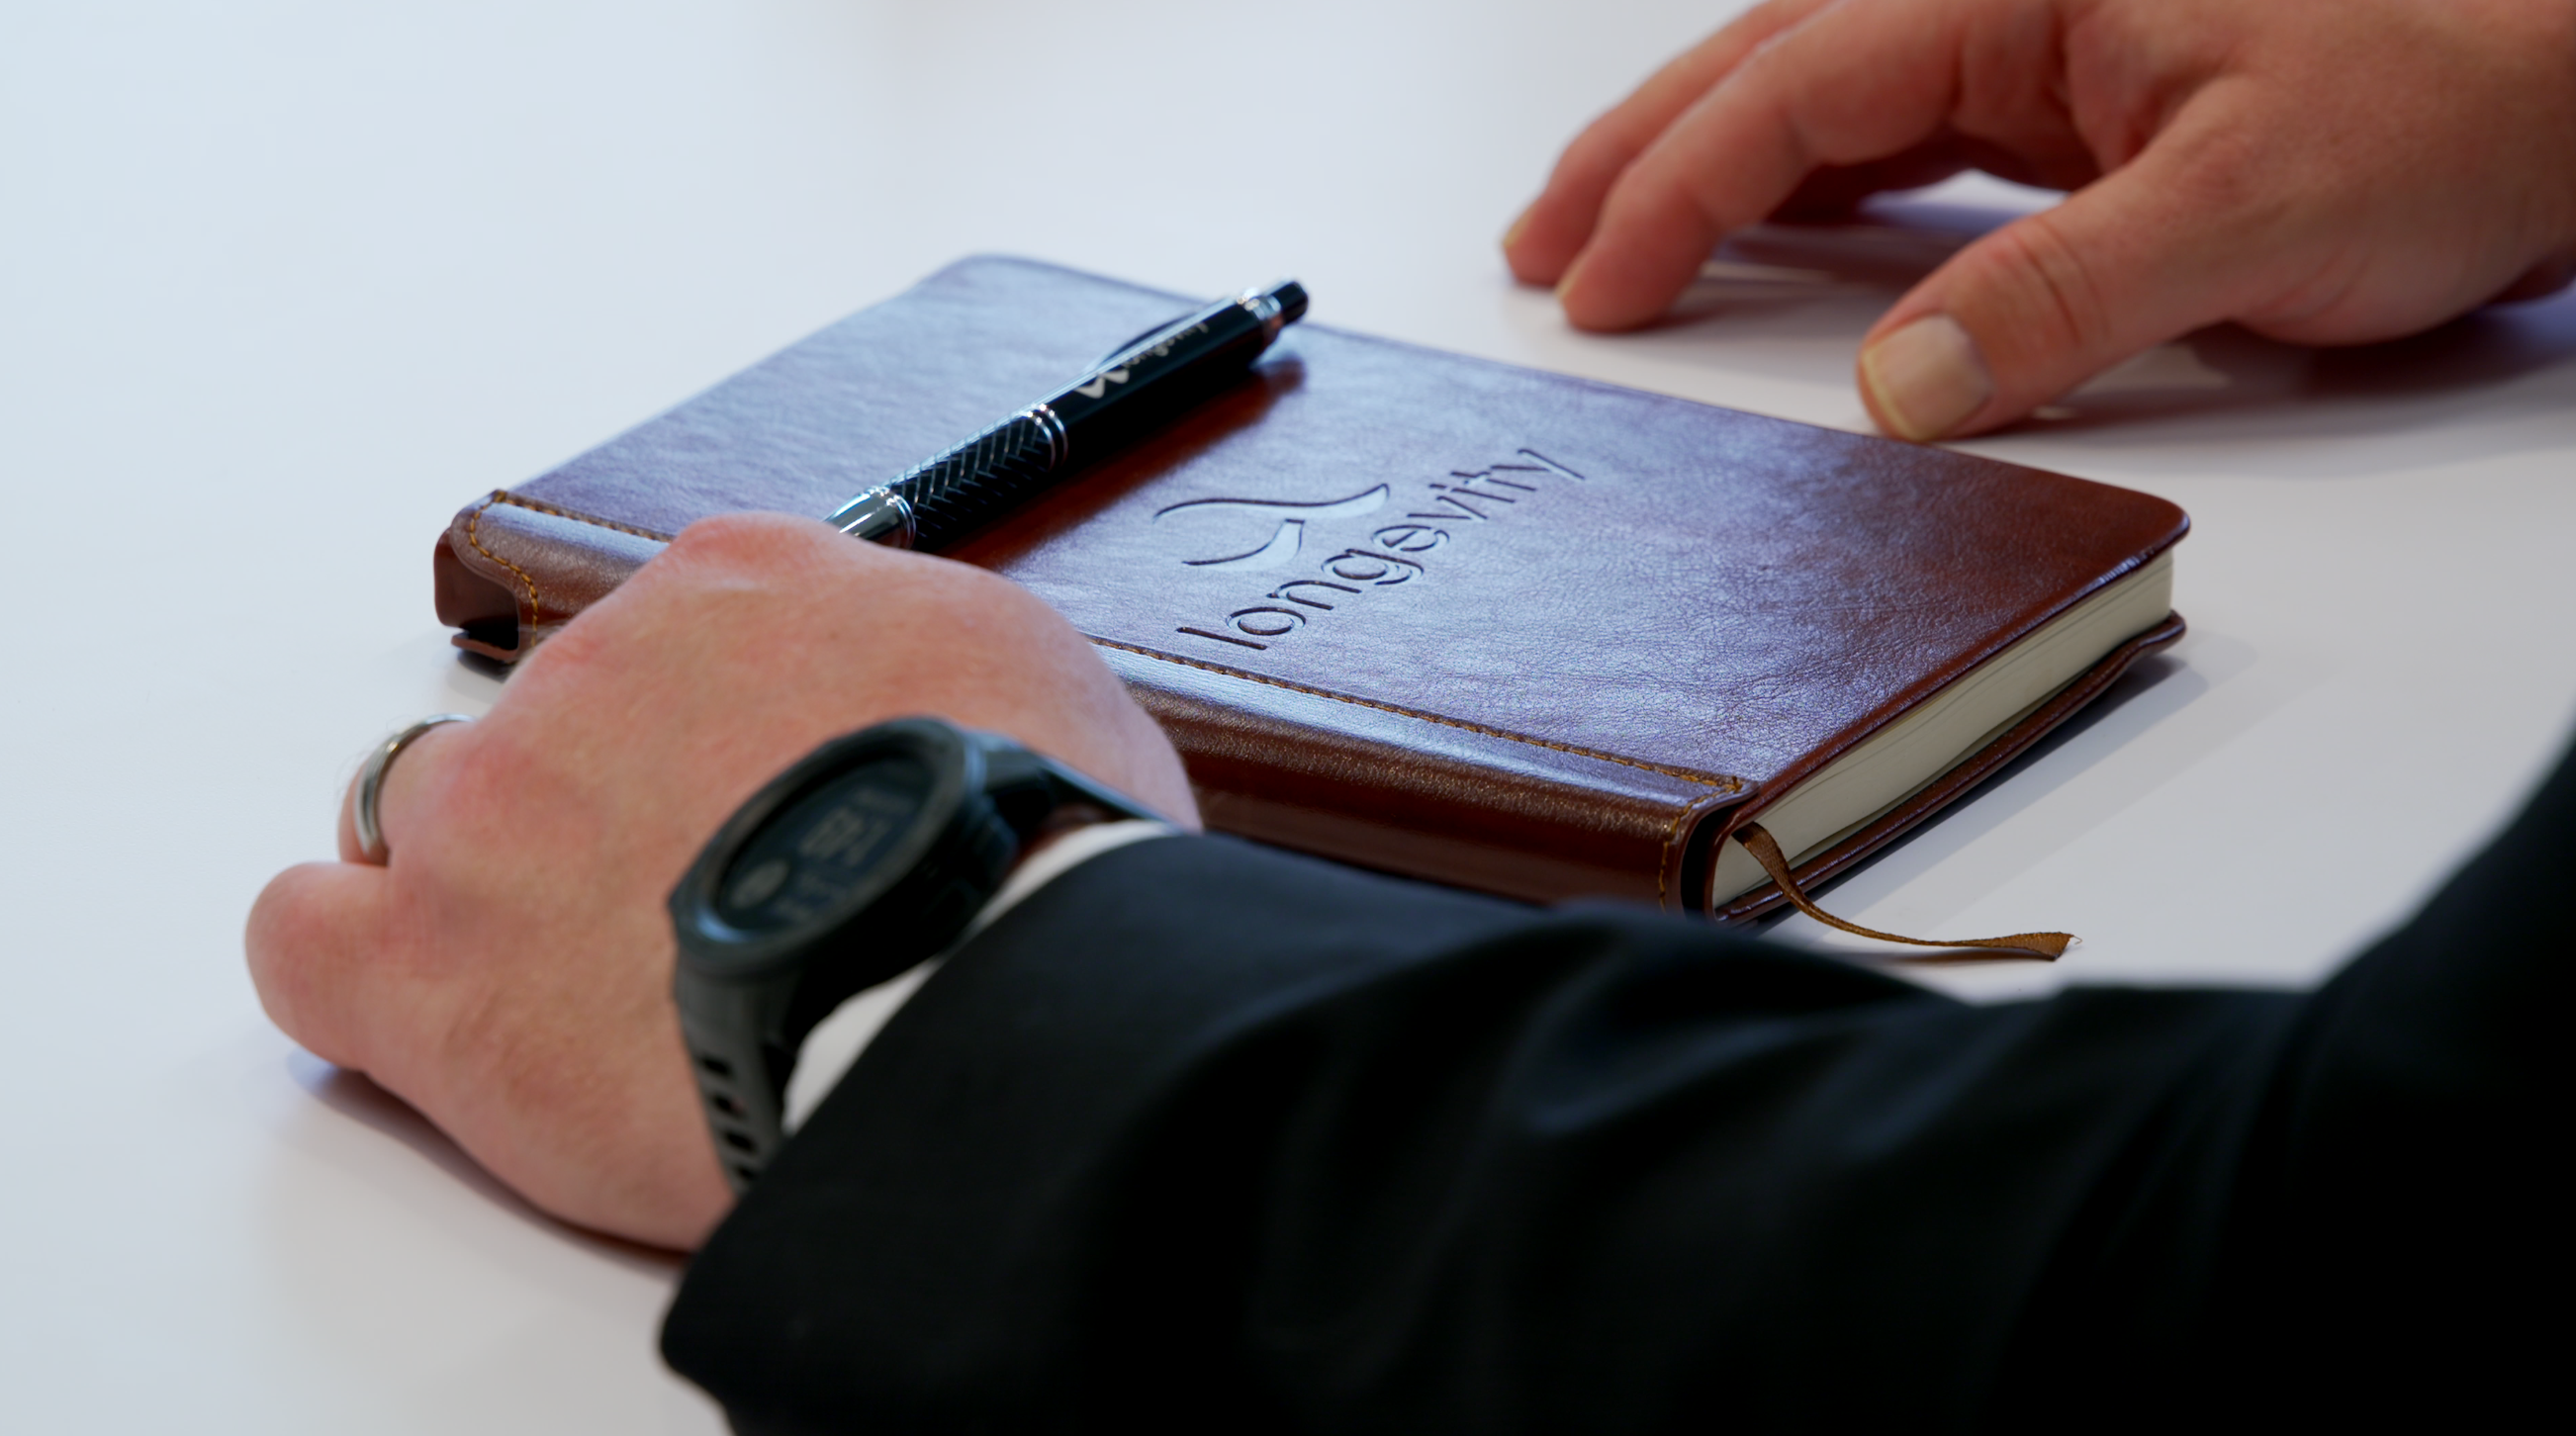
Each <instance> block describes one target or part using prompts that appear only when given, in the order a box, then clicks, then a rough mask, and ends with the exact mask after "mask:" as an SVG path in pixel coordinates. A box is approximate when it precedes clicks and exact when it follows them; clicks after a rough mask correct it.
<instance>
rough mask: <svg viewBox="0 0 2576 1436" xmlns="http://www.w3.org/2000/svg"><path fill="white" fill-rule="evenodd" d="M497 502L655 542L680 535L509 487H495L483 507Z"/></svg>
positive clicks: (488, 506) (661, 541) (665, 541)
mask: <svg viewBox="0 0 2576 1436" xmlns="http://www.w3.org/2000/svg"><path fill="white" fill-rule="evenodd" d="M496 503H502V504H508V505H509V506H510V507H512V508H515V509H528V510H531V511H532V512H535V513H541V514H551V515H553V516H554V517H556V518H559V519H570V520H572V521H573V522H574V523H577V524H588V525H590V526H591V527H592V528H602V529H609V530H611V531H613V532H616V533H622V534H633V535H635V536H636V537H637V538H643V539H651V540H652V541H653V542H655V543H670V542H672V541H673V540H675V539H677V538H678V537H679V535H677V534H666V533H662V532H659V531H657V530H654V529H639V528H637V527H635V526H634V525H632V524H621V523H619V522H617V521H616V520H614V519H603V518H596V517H593V516H592V515H590V514H586V513H582V512H581V511H579V510H577V509H559V508H556V507H555V506H554V505H552V504H541V503H539V502H537V501H536V500H535V499H527V498H521V497H520V496H518V495H517V494H514V493H512V492H510V491H509V490H508V489H494V490H493V491H492V497H490V498H488V499H485V500H484V501H483V507H484V508H490V507H491V506H492V505H494V504H496ZM477 512H480V510H477Z"/></svg>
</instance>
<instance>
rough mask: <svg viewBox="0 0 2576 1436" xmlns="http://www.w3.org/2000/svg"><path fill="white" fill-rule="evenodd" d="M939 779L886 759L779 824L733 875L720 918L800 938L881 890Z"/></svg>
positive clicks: (754, 844) (728, 875) (852, 772)
mask: <svg viewBox="0 0 2576 1436" xmlns="http://www.w3.org/2000/svg"><path fill="white" fill-rule="evenodd" d="M935 781H936V779H935V776H934V774H933V772H932V770H931V768H930V767H929V765H927V764H925V763H924V762H922V761H921V760H920V759H919V758H916V757H914V756H912V755H910V754H908V753H901V752H894V753H881V754H878V755H876V756H874V757H871V758H869V759H867V760H866V761H864V762H861V763H859V764H858V765H857V766H855V767H852V768H850V769H849V770H847V771H845V772H842V773H838V774H835V775H833V776H832V777H831V778H830V779H828V780H826V781H825V782H823V783H821V784H819V785H818V786H816V787H815V788H814V789H813V791H811V792H809V793H806V794H804V795H803V796H802V797H799V798H797V799H796V800H795V801H793V802H791V803H789V804H788V805H787V806H785V807H783V808H781V809H779V810H778V812H776V813H775V814H773V815H772V816H771V817H770V819H769V821H767V822H766V823H763V824H761V826H760V830H759V831H758V832H756V833H754V834H753V835H752V837H751V840H750V841H749V842H747V843H745V844H743V846H742V849H741V851H740V852H739V853H738V854H737V855H736V856H735V857H734V860H733V862H732V864H731V865H730V866H728V867H727V868H726V869H725V873H724V877H723V878H722V880H721V881H720V882H719V883H718V884H717V886H716V893H715V910H716V915H717V916H718V917H720V918H722V919H723V920H724V921H725V922H726V923H728V924H730V925H731V926H733V927H735V928H737V929H740V930H742V931H744V932H747V933H775V932H782V931H786V930H789V929H793V928H796V927H798V926H800V925H802V924H805V923H809V922H812V921H813V920H814V919H816V918H818V917H822V916H825V915H827V914H830V913H833V912H835V911H838V910H839V909H840V908H841V907H842V905H843V903H844V900H845V899H847V898H849V897H851V896H853V895H855V894H857V893H858V892H859V890H860V889H862V888H867V887H870V886H882V885H883V883H884V881H885V880H886V877H887V876H888V875H887V874H885V873H883V872H882V871H881V870H882V868H883V867H884V860H885V858H886V855H887V854H888V853H889V852H891V851H892V850H894V849H895V848H897V847H899V846H901V845H902V842H903V839H904V838H905V836H906V835H908V834H910V833H911V832H912V831H913V829H914V828H916V827H917V826H919V825H920V824H921V823H922V822H923V821H924V820H925V816H926V815H925V813H924V809H925V807H926V806H928V802H929V798H930V794H931V789H932V787H933V785H934V783H935Z"/></svg>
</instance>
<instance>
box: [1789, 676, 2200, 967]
mask: <svg viewBox="0 0 2576 1436" xmlns="http://www.w3.org/2000/svg"><path fill="white" fill-rule="evenodd" d="M2201 646H2202V647H2203V648H2204V649H2205V648H2207V647H2208V646H2209V645H2208V644H2206V643H2203V644H2202V645H2201ZM2239 663H2241V656H2239V655H2229V656H2228V658H2226V659H2223V660H2222V664H2221V666H2222V667H2230V666H2237V665H2238V664H2239ZM2211 686H2212V679H2211V677H2210V676H2209V675H2208V674H2205V673H2202V672H2200V671H2198V670H2196V669H2195V668H2194V667H2193V666H2192V665H2191V664H2190V663H2189V662H2188V661H2186V660H2185V659H2184V658H2183V657H2182V656H2181V655H2179V654H2172V653H2159V654H2151V655H2149V656H2148V657H2146V658H2144V659H2141V660H2140V661H2139V663H2138V665H2137V666H2136V667H2134V668H2132V669H2130V670H2129V671H2128V672H2127V673H2124V674H2122V675H2121V676H2120V678H2119V679H2118V681H2116V682H2114V683H2113V684H2112V685H2111V687H2110V688H2109V689H2108V690H2107V691H2105V692H2104V693H2103V695H2102V696H2101V697H2100V698H2098V699H2095V700H2094V701H2093V702H2091V703H2089V704H2086V705H2085V706H2084V707H2083V708H2081V709H2078V710H2077V711H2076V713H2075V715H2074V716H2073V717H2071V718H2069V719H2067V720H2066V721H2065V722H2064V723H2061V724H2059V725H2058V726H2057V728H2056V729H2055V730H2054V731H2052V732H2050V733H2049V735H2048V736H2047V737H2045V738H2042V739H2041V740H2039V741H2038V742H2037V743H2034V744H2032V745H2031V746H2030V747H2029V748H2028V749H2026V750H2024V751H2023V752H2022V753H2021V754H2020V756H2018V757H2016V758H2014V759H2013V760H2012V761H2011V762H2010V763H2007V764H2005V765H2004V766H2003V767H2002V768H1999V769H1997V770H1996V771H1995V772H1994V773H1993V774H1991V775H1989V776H1988V777H1987V778H1986V780H1985V781H1984V782H1982V783H1979V784H1978V785H1977V786H1976V787H1974V788H1972V789H1970V790H1968V792H1966V793H1965V794H1962V795H1961V796H1960V797H1959V799H1958V800H1957V801H1955V802H1953V803H1952V804H1951V805H1950V806H1949V807H1948V808H1946V809H1943V810H1942V811H1941V812H1940V813H1939V814H1938V815H1937V816H1935V817H1934V818H1933V819H1932V820H1931V821H1930V822H1927V823H1924V824H1921V825H1920V826H1918V827H1916V828H1915V829H1913V830H1912V831H1911V832H1908V833H1906V834H1905V835H1904V836H1902V837H1900V838H1898V839H1897V840H1896V841H1895V842H1892V843H1889V844H1888V845H1887V846H1886V847H1884V848H1881V849H1879V850H1878V851H1877V852H1875V853H1872V854H1870V856H1869V857H1868V858H1866V859H1864V860H1863V861H1861V862H1860V863H1858V864H1855V865H1854V866H1853V867H1851V868H1849V869H1847V870H1845V871H1844V872H1842V873H1839V874H1837V875H1836V876H1835V877H1834V879H1833V880H1832V881H1831V882H1828V883H1826V884H1825V885H1824V886H1823V887H1821V888H1819V889H1818V890H1817V892H1816V893H1815V894H1811V896H1817V897H1818V898H1819V900H1820V901H1823V902H1825V903H1826V904H1827V906H1828V909H1829V910H1830V908H1831V902H1832V899H1831V898H1830V897H1829V896H1827V895H1829V894H1831V893H1832V892H1833V891H1834V890H1835V889H1837V888H1841V887H1844V886H1846V885H1848V884H1851V883H1854V882H1855V881H1859V880H1860V879H1861V877H1862V875H1863V874H1865V873H1869V872H1871V871H1873V870H1876V869H1880V868H1888V869H1892V870H1894V872H1895V873H1896V875H1897V876H1896V882H1897V884H1898V885H1901V884H1902V882H1903V880H1904V878H1905V877H1907V876H1911V875H1912V874H1913V873H1914V872H1916V871H1919V870H1921V869H1923V868H1927V867H1929V866H1931V865H1932V864H1934V863H1936V862H1938V861H1940V860H1941V859H1942V858H1943V857H1945V856H1947V855H1949V854H1951V853H1954V852H1956V851H1958V850H1959V849H1961V848H1963V847H1966V846H1967V845H1969V844H1971V843H1973V842H1975V841H1976V840H1977V838H1978V837H1980V836H1981V835H1983V834H1985V833H1988V832H1991V831H1992V830H1994V829H1996V828H1998V827H2000V826H2002V825H2003V824H2004V823H2006V822H2007V821H2009V820H2010V819H2011V818H2012V817H2013V815H2015V814H2016V813H2019V812H2021V811H2022V810H2023V809H2025V808H2028V807H2030V806H2031V805H2032V804H2034V803H2037V802H2039V801H2040V800H2041V799H2043V798H2045V797H2047V796H2048V795H2049V794H2051V793H2053V792H2055V791H2056V790H2057V789H2058V788H2060V787H2062V786H2064V785H2065V784H2066V783H2068V782H2070V781H2073V780H2074V779H2075V778H2076V777H2077V776H2079V775H2080V774H2082V773H2083V772H2084V771H2085V769H2087V768H2089V767H2090V766H2092V763H2093V762H2094V761H2097V760H2099V759H2101V758H2103V757H2107V756H2109V755H2110V754H2111V753H2113V752H2115V751H2117V750H2118V749H2119V748H2120V747H2122V746H2123V745H2125V744H2126V743H2127V742H2128V741H2129V740H2130V739H2131V738H2133V737H2134V736H2136V735H2137V734H2139V733H2141V732H2143V731H2144V730H2146V729H2147V728H2150V727H2153V726H2154V725H2155V724H2157V723H2159V722H2161V721H2163V720H2164V719H2166V718H2168V717H2170V716H2172V715H2173V714H2175V713H2178V712H2180V711H2181V710H2182V709H2183V708H2185V707H2187V706H2189V705H2190V704H2191V703H2192V702H2194V701H2195V700H2197V699H2199V698H2200V697H2202V696H2203V695H2204V694H2206V693H2207V692H2209V690H2210V688H2211ZM2088 738H2092V739H2095V740H2096V741H2091V742H2089V743H2088V742H2087V739H2088ZM2070 747H2075V748H2077V750H2078V753H2079V754H2080V753H2082V752H2083V751H2084V750H2085V749H2087V748H2089V749H2090V756H2089V757H2081V758H2079V759H2078V760H2077V761H2074V762H2060V763H2052V762H2051V759H2052V758H2054V757H2055V756H2056V755H2057V754H2058V753H2060V752H2061V751H2062V750H2065V749H2068V748H2070ZM2133 796H2134V795H2133V794H2127V793H2120V794H2115V795H2113V798H2112V800H2113V801H2114V802H2115V803H2117V804H2119V805H2122V806H2125V804H2126V802H2127V801H2128V800H2129V799H2130V798H2131V797H2133ZM2101 816H2108V814H2107V813H2106V814H2102V815H2101ZM2088 826H2089V825H2088ZM1863 885H1864V886H1865V887H1869V888H1872V889H1876V888H1879V887H1883V886H1886V884H1883V883H1864V884H1863ZM1793 911H1794V909H1790V908H1785V907H1784V908H1780V909H1778V910H1776V911H1774V912H1772V913H1769V914H1767V915H1765V916H1764V918H1763V919H1762V920H1761V922H1760V923H1759V924H1758V925H1757V926H1758V927H1759V928H1760V929H1762V930H1766V931H1767V930H1768V929H1770V928H1771V927H1774V926H1776V925H1778V924H1779V923H1780V922H1782V921H1785V920H1786V919H1787V918H1788V917H1789V916H1790V914H1791V913H1792V912H1793ZM1843 955H1845V956H1859V957H1862V958H1864V959H1867V958H1873V957H1878V956H1881V954H1878V953H1875V952H1864V953H1860V954H1852V953H1845V954H1843ZM1883 955H1884V957H1885V958H1886V960H1889V961H1905V960H1910V959H1911V958H1912V956H1913V955H1912V954H1908V953H1905V952H1901V951H1896V950H1889V951H1887V952H1886V953H1885V954H1883ZM1967 960H1969V961H1986V960H1991V961H1996V962H2017V961H2021V960H2022V959H2018V958H1994V959H1973V958H1972V959H1967Z"/></svg>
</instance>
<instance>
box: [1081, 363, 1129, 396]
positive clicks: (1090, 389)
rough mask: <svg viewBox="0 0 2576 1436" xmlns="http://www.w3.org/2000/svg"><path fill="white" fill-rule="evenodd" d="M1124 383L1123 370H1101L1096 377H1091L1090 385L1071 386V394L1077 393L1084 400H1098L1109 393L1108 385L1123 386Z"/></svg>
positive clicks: (1125, 377) (1125, 372) (1125, 379)
mask: <svg viewBox="0 0 2576 1436" xmlns="http://www.w3.org/2000/svg"><path fill="white" fill-rule="evenodd" d="M1126 382H1127V371H1126V370H1124V369H1103V370H1101V371H1100V372H1099V373H1098V374H1096V375H1094V376H1092V380H1091V382H1090V383H1088V384H1076V385H1074V386H1073V392H1075V393H1077V394H1080V395H1081V396H1082V397H1084V398H1086V399H1097V398H1099V397H1100V396H1101V395H1103V394H1106V393H1108V392H1109V386H1110V385H1112V384H1124V383H1126Z"/></svg>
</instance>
